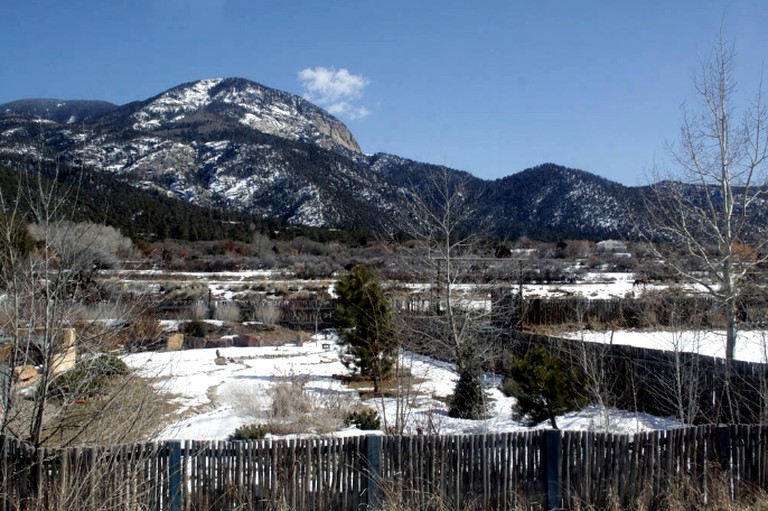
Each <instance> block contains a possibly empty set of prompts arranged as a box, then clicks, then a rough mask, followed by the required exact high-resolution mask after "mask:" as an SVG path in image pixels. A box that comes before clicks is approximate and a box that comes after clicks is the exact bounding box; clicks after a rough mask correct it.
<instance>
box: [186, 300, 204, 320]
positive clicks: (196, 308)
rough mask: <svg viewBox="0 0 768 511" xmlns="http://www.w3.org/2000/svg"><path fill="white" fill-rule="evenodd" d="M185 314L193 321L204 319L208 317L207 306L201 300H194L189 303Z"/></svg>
mask: <svg viewBox="0 0 768 511" xmlns="http://www.w3.org/2000/svg"><path fill="white" fill-rule="evenodd" d="M187 316H188V318H189V319H191V320H193V321H195V320H197V321H201V320H203V319H206V318H207V317H208V307H206V305H205V304H204V303H203V302H195V303H194V304H192V305H190V307H189V312H188V313H187Z"/></svg>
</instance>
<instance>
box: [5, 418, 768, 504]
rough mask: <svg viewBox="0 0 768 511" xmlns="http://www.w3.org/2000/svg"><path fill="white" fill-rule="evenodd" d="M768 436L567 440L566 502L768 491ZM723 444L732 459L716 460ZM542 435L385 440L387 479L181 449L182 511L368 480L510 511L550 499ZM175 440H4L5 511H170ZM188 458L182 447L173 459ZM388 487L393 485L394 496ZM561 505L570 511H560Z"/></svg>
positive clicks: (267, 447)
mask: <svg viewBox="0 0 768 511" xmlns="http://www.w3.org/2000/svg"><path fill="white" fill-rule="evenodd" d="M766 431H767V430H766V427H763V426H731V427H730V428H725V429H724V428H719V427H717V426H700V427H694V428H685V429H677V430H670V431H654V432H648V433H638V434H634V435H618V434H603V433H596V432H564V433H562V434H561V435H560V456H559V460H560V461H559V467H558V469H559V484H560V486H561V496H562V499H563V502H562V505H564V506H565V507H570V508H578V507H580V506H581V505H583V504H584V503H591V504H592V505H594V506H595V507H597V508H608V507H619V508H622V507H626V506H629V505H632V504H636V503H639V502H642V501H645V502H646V503H647V504H650V499H652V498H653V496H654V495H658V494H660V493H661V492H663V491H665V490H666V489H667V486H668V485H669V484H670V483H672V482H674V481H675V479H676V478H677V479H680V478H687V479H688V480H690V481H695V482H697V483H698V484H699V486H700V488H701V490H702V491H706V489H707V485H709V484H711V483H710V481H708V480H707V477H710V476H709V475H708V474H709V472H708V471H707V468H708V466H709V467H711V466H713V465H717V466H723V464H724V466H723V468H725V469H726V470H725V472H723V473H724V474H725V477H726V478H727V480H728V481H729V482H730V483H731V486H732V491H733V492H734V493H735V494H736V495H737V496H738V491H739V489H740V488H741V487H742V486H743V484H749V485H754V486H756V487H759V488H763V489H765V488H766V487H768V453H766V449H768V447H766V445H765V441H764V440H765V436H766ZM724 434H725V436H726V438H727V439H728V443H727V445H729V446H730V447H729V449H730V450H729V451H728V452H725V453H724V452H720V449H721V442H722V441H723V435H724ZM544 438H545V437H544V433H543V432H542V431H530V432H520V433H497V434H487V435H472V436H461V435H454V436H435V437H427V436H417V437H405V436H386V437H383V438H381V459H380V464H379V473H378V474H374V473H372V469H373V467H372V465H370V464H368V462H367V461H366V459H365V457H366V455H367V452H368V451H367V450H366V448H367V440H366V438H364V437H353V438H311V439H298V440H295V439H292V440H280V441H277V440H275V441H270V440H260V441H248V442H194V441H188V442H185V443H184V444H183V446H182V448H181V460H182V461H181V465H180V471H181V477H180V480H181V481H182V483H181V484H182V487H181V488H180V489H179V491H180V492H181V495H182V499H181V502H182V506H183V509H184V510H186V511H192V510H223V509H233V508H239V507H245V508H248V509H254V510H266V509H273V508H275V507H276V506H281V505H282V506H286V507H288V508H290V509H294V510H319V509H340V510H353V509H355V510H356V509H359V508H360V507H361V506H365V505H366V504H367V502H368V501H367V499H368V494H367V492H368V491H369V489H370V488H371V485H370V484H369V483H370V482H371V481H374V482H376V483H382V484H383V485H384V488H383V490H382V493H383V496H384V498H386V497H387V496H388V495H391V494H390V493H388V492H389V491H390V490H392V489H397V490H398V492H401V497H400V498H401V499H402V500H403V504H404V505H411V506H413V507H419V508H423V507H428V506H429V504H430V503H434V502H433V501H431V499H434V498H435V497H438V498H439V499H441V500H442V502H443V503H444V504H445V506H446V507H449V508H461V509H463V508H478V509H493V510H505V509H516V508H520V507H534V508H542V507H545V506H546V505H547V504H548V503H547V502H546V498H547V497H546V496H547V489H548V488H547V468H546V466H545V463H546V461H545V454H544V451H545V444H546V443H545V441H544ZM171 450H172V448H171V444H168V443H163V444H138V445H133V446H114V447H108V448H107V447H83V448H73V449H65V450H58V449H37V450H35V449H33V448H31V447H30V446H28V445H26V444H24V443H22V442H18V441H14V440H11V439H9V438H3V439H2V440H0V476H2V479H0V492H1V493H2V499H0V511H10V510H14V511H15V510H17V509H20V508H22V509H35V510H36V509H46V508H50V507H55V506H54V504H56V505H59V507H61V504H62V502H63V503H65V504H66V506H65V507H67V508H72V509H97V508H101V509H129V508H144V509H157V510H166V509H169V504H170V502H171V500H172V499H171V496H172V491H173V490H172V489H171V487H170V480H171V479H173V477H172V476H171V471H172V470H173V467H174V464H173V462H172V461H171V455H170V453H171ZM177 452H178V451H177ZM388 485H392V486H391V487H390V486H388ZM557 504H558V505H560V503H557Z"/></svg>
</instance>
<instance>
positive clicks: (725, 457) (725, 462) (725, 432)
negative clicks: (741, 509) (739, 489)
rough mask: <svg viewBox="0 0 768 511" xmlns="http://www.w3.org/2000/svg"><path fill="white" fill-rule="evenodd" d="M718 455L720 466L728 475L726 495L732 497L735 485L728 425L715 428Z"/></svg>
mask: <svg viewBox="0 0 768 511" xmlns="http://www.w3.org/2000/svg"><path fill="white" fill-rule="evenodd" d="M717 443H718V446H717V447H718V455H719V456H720V467H721V468H722V469H723V470H724V471H725V473H726V474H727V476H728V495H729V496H730V497H731V499H733V498H734V497H735V496H736V494H735V486H734V480H733V476H734V474H733V465H732V458H731V428H730V426H720V427H718V428H717Z"/></svg>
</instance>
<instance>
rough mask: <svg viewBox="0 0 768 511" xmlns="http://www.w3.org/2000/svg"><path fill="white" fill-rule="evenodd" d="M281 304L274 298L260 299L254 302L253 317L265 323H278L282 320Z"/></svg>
mask: <svg viewBox="0 0 768 511" xmlns="http://www.w3.org/2000/svg"><path fill="white" fill-rule="evenodd" d="M281 314H282V311H281V310H280V304H278V303H277V302H275V301H272V300H259V301H258V302H254V304H253V319H254V321H260V322H262V323H264V324H265V325H276V324H277V322H278V321H280V315H281Z"/></svg>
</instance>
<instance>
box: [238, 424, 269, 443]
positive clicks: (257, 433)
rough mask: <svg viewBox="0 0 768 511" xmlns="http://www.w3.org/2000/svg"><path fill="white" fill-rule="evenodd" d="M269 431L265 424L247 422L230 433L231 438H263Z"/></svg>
mask: <svg viewBox="0 0 768 511" xmlns="http://www.w3.org/2000/svg"><path fill="white" fill-rule="evenodd" d="M267 433H268V431H267V427H266V426H264V425H263V424H245V425H243V426H240V427H239V428H237V429H236V430H235V432H234V433H232V434H231V435H229V440H261V439H262V438H264V437H265V436H267Z"/></svg>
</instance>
